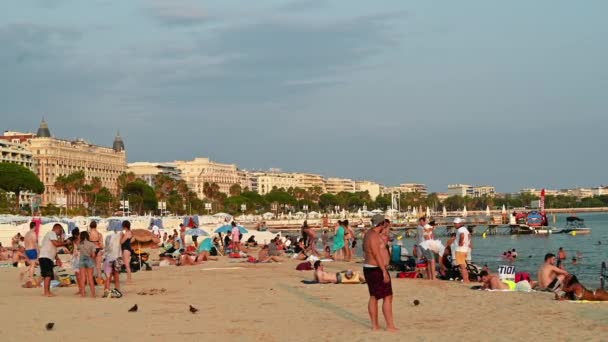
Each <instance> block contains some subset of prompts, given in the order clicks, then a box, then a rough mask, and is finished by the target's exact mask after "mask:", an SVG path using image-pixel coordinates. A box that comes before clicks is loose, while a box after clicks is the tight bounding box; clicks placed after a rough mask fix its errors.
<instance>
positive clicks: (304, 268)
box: [296, 261, 312, 271]
mask: <svg viewBox="0 0 608 342" xmlns="http://www.w3.org/2000/svg"><path fill="white" fill-rule="evenodd" d="M296 271H312V266H311V265H310V262H308V261H306V262H303V263H300V264H298V266H296Z"/></svg>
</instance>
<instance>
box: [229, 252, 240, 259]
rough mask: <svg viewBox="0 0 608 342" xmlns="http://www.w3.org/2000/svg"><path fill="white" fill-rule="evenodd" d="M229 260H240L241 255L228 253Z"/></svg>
mask: <svg viewBox="0 0 608 342" xmlns="http://www.w3.org/2000/svg"><path fill="white" fill-rule="evenodd" d="M230 258H235V259H240V258H241V254H239V253H230Z"/></svg>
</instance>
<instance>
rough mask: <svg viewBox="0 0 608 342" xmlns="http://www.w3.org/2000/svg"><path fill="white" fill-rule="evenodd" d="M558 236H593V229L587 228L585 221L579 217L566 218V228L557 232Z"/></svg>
mask: <svg viewBox="0 0 608 342" xmlns="http://www.w3.org/2000/svg"><path fill="white" fill-rule="evenodd" d="M556 233H557V234H571V235H572V236H575V235H586V234H591V228H588V227H586V226H585V220H583V219H582V218H580V217H577V216H569V217H567V218H566V227H565V228H563V229H561V230H559V231H557V232H556Z"/></svg>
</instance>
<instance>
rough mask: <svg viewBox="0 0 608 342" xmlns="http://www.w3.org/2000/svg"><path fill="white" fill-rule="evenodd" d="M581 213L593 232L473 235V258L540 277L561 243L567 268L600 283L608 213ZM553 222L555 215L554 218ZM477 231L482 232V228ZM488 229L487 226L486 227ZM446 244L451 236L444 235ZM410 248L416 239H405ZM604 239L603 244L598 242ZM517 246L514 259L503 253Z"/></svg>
mask: <svg viewBox="0 0 608 342" xmlns="http://www.w3.org/2000/svg"><path fill="white" fill-rule="evenodd" d="M567 216H569V215H558V216H557V222H556V224H554V225H553V224H552V226H556V227H558V228H563V227H565V225H566V217H567ZM578 217H580V218H582V219H584V220H585V225H586V227H588V228H591V229H592V232H591V234H589V235H577V236H571V235H568V234H552V235H547V236H541V235H494V236H487V238H485V239H484V238H482V237H481V236H474V237H473V262H474V263H475V264H477V265H479V266H482V265H484V264H487V265H488V267H490V269H491V270H492V271H493V272H496V269H497V268H498V266H500V265H514V266H515V267H516V271H517V272H529V273H530V274H531V275H532V277H533V278H534V279H536V271H537V269H538V267H539V266H540V264H542V263H543V261H544V256H545V254H546V253H553V254H556V255H557V251H558V249H559V248H560V247H563V248H564V250H565V251H566V253H567V256H568V258H567V260H566V262H565V263H564V267H565V269H566V270H567V271H568V272H570V273H573V274H575V275H576V276H577V277H578V278H579V280H580V281H581V282H582V283H584V284H585V285H586V286H588V287H590V288H594V289H595V288H597V287H599V279H600V266H601V263H602V261H606V262H608V213H600V214H580V215H578ZM550 221H551V223H552V218H550ZM478 230H479V231H478V232H476V234H479V233H480V232H481V229H478ZM484 230H485V228H484ZM441 240H442V242H443V243H444V244H445V242H446V240H447V238H443V237H442V238H441ZM404 241H405V243H404V245H405V246H406V247H407V248H408V250H410V251H411V250H412V247H413V245H414V243H415V241H414V239H406V240H404ZM598 241H601V243H602V244H601V245H599V244H598ZM512 248H515V249H516V250H517V253H518V256H517V260H516V261H515V262H513V263H509V262H506V261H505V260H504V259H503V258H502V253H503V252H504V251H506V250H510V249H512ZM577 254H578V256H579V257H580V259H579V258H577V259H579V260H578V263H577V264H576V265H572V261H571V260H572V257H576V256H577Z"/></svg>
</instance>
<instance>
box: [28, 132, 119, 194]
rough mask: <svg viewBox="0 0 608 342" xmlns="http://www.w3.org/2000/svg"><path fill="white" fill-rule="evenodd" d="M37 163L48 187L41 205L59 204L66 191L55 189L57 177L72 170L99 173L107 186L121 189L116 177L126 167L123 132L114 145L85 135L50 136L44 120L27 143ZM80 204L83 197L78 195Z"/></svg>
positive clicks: (114, 190) (87, 175)
mask: <svg viewBox="0 0 608 342" xmlns="http://www.w3.org/2000/svg"><path fill="white" fill-rule="evenodd" d="M26 146H27V148H28V149H29V150H30V152H31V153H32V156H33V159H34V161H35V163H36V170H37V172H36V173H37V174H38V177H39V178H40V180H41V181H42V183H43V184H44V187H45V192H44V194H43V195H42V205H47V204H49V203H54V204H58V203H59V202H60V201H59V200H60V199H62V198H64V194H62V193H61V191H60V190H58V189H55V180H56V179H57V177H59V176H67V175H69V174H71V173H73V172H77V171H84V174H85V179H86V181H91V179H92V178H93V177H99V178H100V179H101V183H102V185H103V186H104V187H106V188H108V189H109V190H110V191H111V192H112V193H113V194H117V193H118V185H117V179H118V176H120V174H122V173H123V172H125V170H126V169H127V156H126V152H125V145H124V142H123V141H122V138H121V137H120V135H117V136H116V138H115V139H114V143H113V146H112V148H109V147H103V146H97V145H93V144H91V143H88V142H86V141H84V140H82V139H78V140H74V141H69V140H62V139H57V138H54V137H52V136H51V132H50V130H49V127H48V125H47V123H46V122H45V121H44V120H42V123H41V124H40V128H39V129H38V132H37V133H36V136H35V137H33V138H31V139H29V140H28V141H27V143H26ZM75 201H76V204H79V202H80V201H81V199H75Z"/></svg>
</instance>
